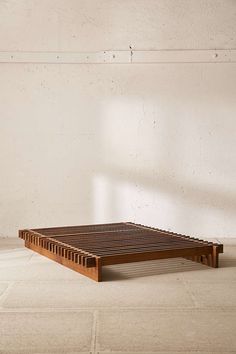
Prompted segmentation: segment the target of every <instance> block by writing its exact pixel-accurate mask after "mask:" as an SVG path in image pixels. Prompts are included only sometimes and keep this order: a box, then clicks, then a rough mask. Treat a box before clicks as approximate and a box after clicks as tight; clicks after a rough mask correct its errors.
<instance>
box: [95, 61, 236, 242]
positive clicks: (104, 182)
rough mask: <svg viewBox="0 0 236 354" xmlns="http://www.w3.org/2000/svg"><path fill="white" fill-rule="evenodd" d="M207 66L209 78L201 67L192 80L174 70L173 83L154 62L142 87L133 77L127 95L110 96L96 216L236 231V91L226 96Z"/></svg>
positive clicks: (217, 233)
mask: <svg viewBox="0 0 236 354" xmlns="http://www.w3.org/2000/svg"><path fill="white" fill-rule="evenodd" d="M184 67H185V68H186V66H184ZM205 69H206V68H205ZM208 69H209V71H207V70H205V71H206V72H205V74H207V75H206V76H204V75H203V73H202V71H201V70H200V67H199V66H198V70H197V71H196V72H195V74H194V75H192V76H191V75H190V77H191V82H190V79H189V77H188V75H187V74H186V75H187V76H186V75H183V77H184V79H182V77H181V73H179V74H176V73H174V72H173V76H175V77H174V78H173V81H172V86H171V87H168V88H167V87H166V84H165V74H160V68H157V67H155V71H154V72H152V80H151V78H150V77H146V78H145V77H144V76H143V75H140V74H139V79H140V82H139V85H138V84H137V80H138V79H137V76H135V78H136V82H135V83H134V82H133V80H132V75H131V76H130V77H129V79H130V80H129V82H130V83H131V84H130V85H128V88H127V87H126V89H127V91H128V92H127V96H126V97H123V96H122V95H119V94H118V95H117V96H116V95H114V97H113V98H112V99H110V100H109V101H107V102H104V105H103V109H102V114H101V118H100V121H99V124H98V126H99V127H98V129H99V134H98V137H99V139H98V144H97V151H96V156H97V159H96V162H95V164H96V173H95V174H94V177H93V191H94V193H93V194H94V220H93V221H94V222H103V221H104V222H105V221H108V220H110V221H120V220H123V221H126V220H131V221H134V222H139V223H143V224H146V225H151V226H154V227H155V226H156V227H160V228H164V229H168V230H172V231H176V232H181V233H187V234H191V235H194V234H195V235H199V236H202V237H225V236H228V237H235V234H234V233H233V232H234V228H235V225H234V220H233V215H235V212H236V191H235V184H234V180H235V178H236V176H235V172H236V171H235V168H234V163H233V162H234V161H235V158H236V156H235V152H234V151H233V150H232V147H233V146H234V137H233V134H232V133H233V131H234V130H235V129H236V127H235V122H234V119H233V114H232V113H233V112H235V108H236V105H235V103H234V101H233V99H232V90H231V91H230V93H231V94H229V95H227V94H228V90H227V89H226V90H225V91H224V95H223V97H222V81H221V80H223V77H222V72H217V73H218V76H217V75H216V72H214V70H212V67H208ZM172 70H173V68H172ZM182 70H183V67H182ZM188 70H189V67H188ZM203 71H204V70H203ZM190 72H191V70H190ZM182 73H183V72H182ZM199 73H200V75H199ZM155 74H156V76H158V77H157V79H156V80H155ZM169 74H170V73H169ZM149 75H150V73H149ZM149 79H150V80H149ZM224 80H225V79H224ZM224 80H223V81H224ZM134 81H135V80H134ZM153 81H154V82H153ZM157 82H158V85H157ZM223 85H224V83H223ZM137 87H138V89H137ZM154 88H155V89H154ZM219 97H220V98H221V101H219Z"/></svg>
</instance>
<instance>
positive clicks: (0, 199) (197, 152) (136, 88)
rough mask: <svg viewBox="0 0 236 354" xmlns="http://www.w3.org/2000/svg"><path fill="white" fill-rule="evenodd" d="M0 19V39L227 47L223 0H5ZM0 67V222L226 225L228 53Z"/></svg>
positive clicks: (229, 21) (114, 46) (209, 232)
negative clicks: (213, 59) (196, 59)
mask: <svg viewBox="0 0 236 354" xmlns="http://www.w3.org/2000/svg"><path fill="white" fill-rule="evenodd" d="M0 23H1V30H0V51H28V52H29V51H39V52H41V51H42V52H48V51H95V50H99V51H100V50H107V49H111V50H127V49H129V46H130V45H131V46H132V47H133V48H134V49H137V50H155V49H160V50H163V49H181V50H186V49H196V50H198V49H214V48H218V49H231V48H236V2H235V1H234V0H221V1H218V0H200V1H199V0H156V1H154V0H148V1H147V0H126V1H121V0H120V1H118V0H116V1H115V0H57V1H56V0H44V1H33V0H28V1H26V0H21V1H16V0H15V1H14V0H6V1H0ZM39 54H40V53H39ZM0 78H1V79H0V92H1V95H0V119H1V121H0V122H1V130H0V167H1V174H0V178H1V180H0V235H1V236H16V235H17V230H18V229H19V228H25V227H40V226H55V225H73V224H86V223H93V222H97V223H100V222H112V221H122V220H124V221H128V220H130V221H134V222H138V223H143V224H146V225H152V226H156V227H160V228H164V229H168V230H172V231H175V232H181V233H186V234H191V235H199V236H202V237H233V236H234V237H235V233H236V223H235V212H236V183H235V181H236V149H235V136H236V134H235V133H236V64H235V63H229V64H225V63H224V64H223V63H221V64H212V63H188V64H183V63H178V64H165V63H163V64H135V65H134V64H132V65H131V64H98V65H96V64H30V63H25V64H24V63H21V64H19V63H18V64H17V63H15V64H13V63H4V64H3V63H1V64H0Z"/></svg>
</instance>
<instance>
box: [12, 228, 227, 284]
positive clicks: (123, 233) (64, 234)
mask: <svg viewBox="0 0 236 354" xmlns="http://www.w3.org/2000/svg"><path fill="white" fill-rule="evenodd" d="M19 237H20V238H22V239H23V240H25V246H26V247H28V248H30V249H32V250H34V251H35V252H38V253H40V254H41V255H44V256H46V257H48V258H50V259H53V260H54V261H56V262H58V263H60V264H62V265H65V266H66V267H69V268H71V269H73V270H75V271H77V272H79V273H81V274H83V275H86V276H87V277H89V278H91V279H93V280H96V281H101V280H102V266H106V265H110V264H119V263H130V262H140V261H146V260H153V259H163V258H174V257H184V258H187V259H190V260H192V261H195V262H199V263H202V264H205V265H208V266H210V267H215V268H217V267H218V266H219V253H222V252H223V245H222V244H218V243H212V242H208V241H204V240H201V239H198V238H195V237H190V236H186V235H181V234H177V233H173V232H169V231H165V230H161V229H155V228H151V227H148V226H144V225H138V224H134V223H130V222H126V223H114V224H98V225H81V226H63V227H51V228H37V229H25V230H19Z"/></svg>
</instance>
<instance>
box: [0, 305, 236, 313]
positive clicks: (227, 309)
mask: <svg viewBox="0 0 236 354" xmlns="http://www.w3.org/2000/svg"><path fill="white" fill-rule="evenodd" d="M206 309H207V311H212V312H215V311H216V310H217V311H218V312H222V313H227V312H230V313H231V312H232V311H236V305H235V306H212V307H210V306H205V307H202V306H189V307H187V306H183V307H178V308H177V307H174V306H173V307H170V306H169V307H168V306H166V307H163V306H162V307H161V306H159V307H158V306H155V307H151V306H149V307H145V306H143V307H135V306H133V307H131V306H129V307H128V306H127V307H119V306H117V307H114V306H113V307H99V308H98V307H94V308H93V307H71V308H66V307H60V308H59V307H55V308H50V307H41V308H37V307H21V308H20V307H19V308H17V307H11V308H6V307H1V308H0V311H1V312H6V313H7V312H32V313H34V312H36V313H37V312H76V311H77V312H81V311H88V312H92V313H94V312H95V311H97V312H99V311H132V310H135V311H155V310H158V311H160V312H166V311H171V312H176V313H179V312H181V313H183V312H186V313H188V312H189V311H197V312H200V311H202V312H205V311H206Z"/></svg>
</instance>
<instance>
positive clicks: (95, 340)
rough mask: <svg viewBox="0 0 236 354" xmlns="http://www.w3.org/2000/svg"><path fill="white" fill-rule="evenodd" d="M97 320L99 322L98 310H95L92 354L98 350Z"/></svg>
mask: <svg viewBox="0 0 236 354" xmlns="http://www.w3.org/2000/svg"><path fill="white" fill-rule="evenodd" d="M97 322H98V310H94V312H93V328H92V342H91V354H95V353H96V352H97Z"/></svg>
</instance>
